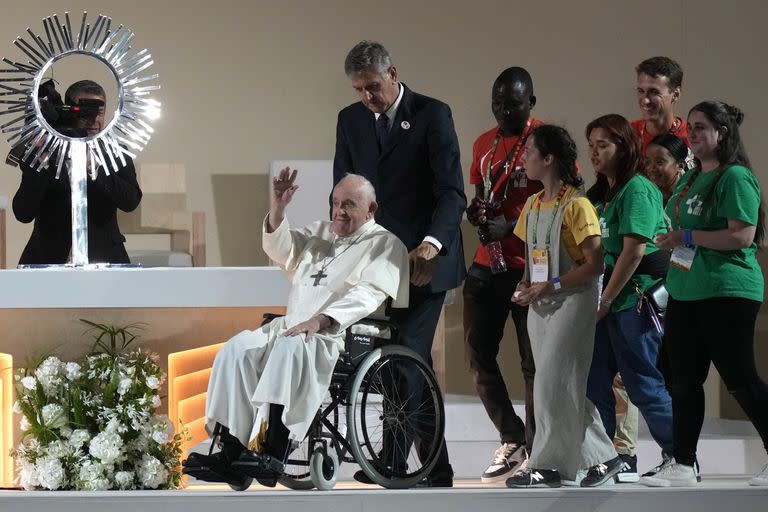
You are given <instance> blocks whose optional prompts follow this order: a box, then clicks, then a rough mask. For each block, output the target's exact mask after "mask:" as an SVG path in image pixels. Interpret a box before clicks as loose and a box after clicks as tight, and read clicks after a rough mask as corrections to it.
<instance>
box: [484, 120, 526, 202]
mask: <svg viewBox="0 0 768 512" xmlns="http://www.w3.org/2000/svg"><path fill="white" fill-rule="evenodd" d="M530 132H531V119H530V118H528V121H526V123H525V128H524V129H523V133H522V134H521V135H520V138H519V139H518V141H517V144H515V145H514V147H513V148H512V149H511V150H510V151H509V153H507V156H506V158H505V159H504V161H503V162H501V163H500V164H499V167H498V172H497V173H496V176H497V179H496V182H495V183H492V180H491V178H492V176H491V175H492V172H491V167H492V166H493V157H494V156H496V148H497V147H498V145H499V140H500V139H501V129H499V131H498V132H496V137H495V138H494V139H493V149H492V150H491V157H490V158H489V159H488V165H487V166H486V169H485V174H484V175H483V188H484V189H485V199H487V200H488V201H492V200H493V194H494V193H495V192H496V191H497V190H498V189H499V188H500V187H501V184H502V183H504V182H505V181H507V180H506V178H507V177H508V176H509V173H510V172H511V171H512V169H514V168H515V167H517V162H518V160H519V159H520V150H521V149H522V147H523V146H524V145H525V141H526V140H527V139H528V135H530ZM510 162H512V165H509V163H510ZM505 167H506V168H505ZM504 168H505V169H504ZM502 169H504V175H503V176H499V174H500V172H501V170H502ZM506 198H507V191H506V189H505V190H504V199H506Z"/></svg>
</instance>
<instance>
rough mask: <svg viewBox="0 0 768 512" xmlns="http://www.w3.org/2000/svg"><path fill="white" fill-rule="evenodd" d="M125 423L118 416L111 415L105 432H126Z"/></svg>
mask: <svg viewBox="0 0 768 512" xmlns="http://www.w3.org/2000/svg"><path fill="white" fill-rule="evenodd" d="M125 430H126V429H125V425H123V424H122V423H120V420H119V419H117V418H116V417H114V416H113V417H111V418H110V419H109V421H108V422H107V424H106V425H105V426H104V432H109V433H116V432H125Z"/></svg>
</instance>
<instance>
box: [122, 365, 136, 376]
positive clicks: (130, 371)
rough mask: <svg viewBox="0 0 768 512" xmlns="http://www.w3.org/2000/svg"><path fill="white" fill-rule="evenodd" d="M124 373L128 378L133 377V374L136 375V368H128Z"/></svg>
mask: <svg viewBox="0 0 768 512" xmlns="http://www.w3.org/2000/svg"><path fill="white" fill-rule="evenodd" d="M125 373H127V374H128V376H129V377H133V374H134V373H136V368H134V367H133V366H129V367H128V368H126V369H125Z"/></svg>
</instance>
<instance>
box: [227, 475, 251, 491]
mask: <svg viewBox="0 0 768 512" xmlns="http://www.w3.org/2000/svg"><path fill="white" fill-rule="evenodd" d="M252 483H253V478H251V477H249V476H245V477H243V481H242V482H238V483H236V484H235V483H230V484H229V487H230V489H232V490H233V491H238V492H239V491H245V490H247V489H248V488H249V487H250V486H251V484H252Z"/></svg>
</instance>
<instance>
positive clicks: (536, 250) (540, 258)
mask: <svg viewBox="0 0 768 512" xmlns="http://www.w3.org/2000/svg"><path fill="white" fill-rule="evenodd" d="M566 190H567V189H566V186H565V185H563V186H562V187H561V188H560V192H558V194H557V199H556V201H555V207H554V209H553V212H552V218H551V219H550V221H549V227H548V228H547V235H546V238H545V240H544V247H541V246H539V244H538V240H537V238H538V230H539V216H540V215H541V196H542V195H543V194H544V193H543V192H540V193H539V196H538V200H537V202H536V223H535V224H534V225H533V237H532V240H531V241H532V242H533V249H532V250H531V260H532V265H531V282H532V283H543V282H544V281H548V280H549V242H550V237H551V235H552V226H553V225H554V224H555V217H556V216H557V212H558V210H559V209H560V202H561V201H562V200H563V196H564V195H565V192H566Z"/></svg>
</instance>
